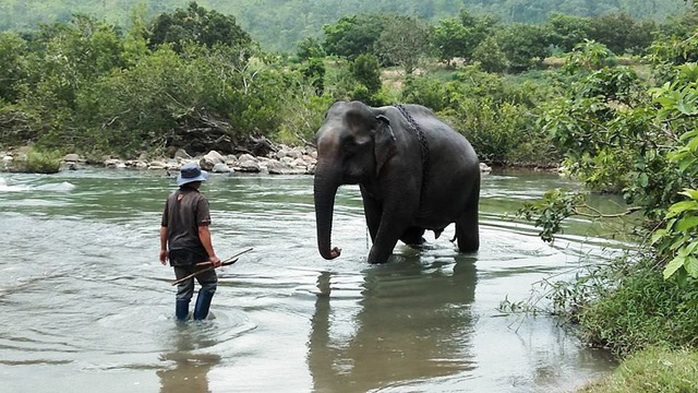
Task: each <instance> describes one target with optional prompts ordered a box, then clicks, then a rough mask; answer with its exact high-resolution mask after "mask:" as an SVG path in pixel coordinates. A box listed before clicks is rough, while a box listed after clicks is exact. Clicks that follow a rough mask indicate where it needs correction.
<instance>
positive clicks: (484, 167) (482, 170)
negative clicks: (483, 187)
mask: <svg viewBox="0 0 698 393" xmlns="http://www.w3.org/2000/svg"><path fill="white" fill-rule="evenodd" d="M490 172H492V168H491V167H490V166H489V165H487V164H485V163H484V162H481V163H480V173H485V174H486V173H490Z"/></svg>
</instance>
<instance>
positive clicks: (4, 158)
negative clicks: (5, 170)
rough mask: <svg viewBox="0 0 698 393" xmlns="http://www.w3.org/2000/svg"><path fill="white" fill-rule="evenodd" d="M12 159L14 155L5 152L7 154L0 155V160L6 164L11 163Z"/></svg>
mask: <svg viewBox="0 0 698 393" xmlns="http://www.w3.org/2000/svg"><path fill="white" fill-rule="evenodd" d="M14 159H15V158H14V157H12V156H11V155H9V154H7V155H5V156H4V157H2V162H4V163H6V164H9V163H11V162H12V161H14Z"/></svg>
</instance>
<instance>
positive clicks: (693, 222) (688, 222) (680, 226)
mask: <svg viewBox="0 0 698 393" xmlns="http://www.w3.org/2000/svg"><path fill="white" fill-rule="evenodd" d="M696 226H698V216H690V217H685V218H682V219H680V220H679V221H678V222H677V224H676V230H677V231H686V230H688V229H691V228H694V227H696Z"/></svg>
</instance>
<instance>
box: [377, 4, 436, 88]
mask: <svg viewBox="0 0 698 393" xmlns="http://www.w3.org/2000/svg"><path fill="white" fill-rule="evenodd" d="M428 42H429V37H428V29H427V26H426V24H424V23H423V22H422V21H420V20H418V19H416V18H411V17H406V16H396V17H395V18H394V20H392V21H391V23H389V24H388V25H387V26H385V29H384V30H383V32H382V33H381V35H380V37H379V39H378V42H377V43H376V48H377V50H378V52H379V53H381V54H382V55H383V56H385V59H386V60H387V62H388V63H389V64H396V65H399V66H401V67H402V68H403V69H404V70H405V73H406V74H411V73H412V72H414V70H415V69H416V68H417V66H418V65H419V63H420V62H421V61H422V60H423V58H424V57H425V56H426V54H427V52H428V49H429V48H428Z"/></svg>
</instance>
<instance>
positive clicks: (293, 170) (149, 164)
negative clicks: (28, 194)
mask: <svg viewBox="0 0 698 393" xmlns="http://www.w3.org/2000/svg"><path fill="white" fill-rule="evenodd" d="M278 146H279V148H278V150H276V151H271V152H269V153H268V154H267V155H266V156H255V155H252V154H250V153H241V154H237V155H236V154H228V155H222V154H220V153H218V152H217V151H215V150H210V151H209V152H208V153H206V154H202V155H196V156H191V155H189V154H188V153H187V152H186V151H184V150H183V149H179V150H177V151H176V152H175V154H174V155H173V156H172V157H157V158H152V159H151V158H149V157H147V156H145V155H143V156H141V158H138V159H132V160H124V159H121V158H113V157H105V158H104V159H103V160H99V161H92V160H88V159H87V158H85V157H83V156H81V155H79V154H77V153H69V154H66V155H64V156H63V157H62V158H61V159H60V160H61V165H60V169H59V170H58V171H62V170H80V169H83V168H90V167H102V168H114V169H139V170H153V171H163V170H165V171H167V172H168V173H173V172H179V170H180V168H181V167H182V166H183V165H185V164H188V163H192V162H194V163H197V164H198V165H199V166H200V167H201V169H203V170H205V171H208V172H211V173H268V174H272V175H314V174H315V166H316V165H317V150H316V149H315V148H314V147H310V146H307V147H298V146H296V147H291V146H286V145H278ZM27 151H28V147H22V148H17V149H8V150H6V151H0V159H1V160H2V161H1V164H0V172H24V173H30V171H20V170H17V169H15V165H14V163H16V162H21V161H22V160H25V159H26V152H27ZM502 168H508V167H502ZM511 168H512V169H521V170H531V171H550V172H554V171H557V168H540V167H526V166H512V167H511ZM492 169H493V168H492V167H491V166H489V165H487V164H485V163H482V162H481V163H480V172H481V173H483V174H488V173H490V172H492Z"/></svg>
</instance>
